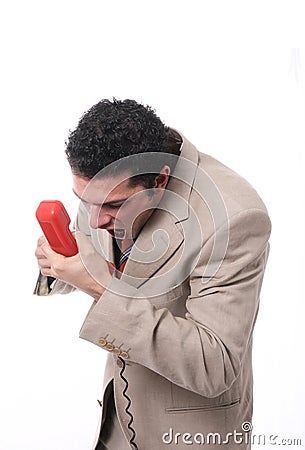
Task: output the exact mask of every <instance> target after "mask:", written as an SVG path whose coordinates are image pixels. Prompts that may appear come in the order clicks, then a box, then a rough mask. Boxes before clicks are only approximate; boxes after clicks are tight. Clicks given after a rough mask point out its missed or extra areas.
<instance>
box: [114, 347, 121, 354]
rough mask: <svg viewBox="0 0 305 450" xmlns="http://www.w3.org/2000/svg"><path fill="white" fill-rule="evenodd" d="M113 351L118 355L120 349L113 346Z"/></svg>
mask: <svg viewBox="0 0 305 450" xmlns="http://www.w3.org/2000/svg"><path fill="white" fill-rule="evenodd" d="M113 353H114V354H115V355H119V354H120V353H121V350H120V349H119V347H114V349H113Z"/></svg>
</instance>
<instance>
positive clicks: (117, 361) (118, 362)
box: [116, 359, 123, 368]
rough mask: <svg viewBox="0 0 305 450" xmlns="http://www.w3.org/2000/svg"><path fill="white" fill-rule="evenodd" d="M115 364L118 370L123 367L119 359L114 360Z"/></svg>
mask: <svg viewBox="0 0 305 450" xmlns="http://www.w3.org/2000/svg"><path fill="white" fill-rule="evenodd" d="M116 363H117V365H118V366H119V367H120V368H122V367H123V363H122V361H121V360H120V359H117V360H116Z"/></svg>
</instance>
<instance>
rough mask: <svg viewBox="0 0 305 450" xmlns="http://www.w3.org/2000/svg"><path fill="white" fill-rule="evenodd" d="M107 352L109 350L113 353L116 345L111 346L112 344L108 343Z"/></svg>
mask: <svg viewBox="0 0 305 450" xmlns="http://www.w3.org/2000/svg"><path fill="white" fill-rule="evenodd" d="M106 348H107V350H109V351H110V352H112V350H113V349H114V345H113V344H111V343H110V342H108V344H107V345H106Z"/></svg>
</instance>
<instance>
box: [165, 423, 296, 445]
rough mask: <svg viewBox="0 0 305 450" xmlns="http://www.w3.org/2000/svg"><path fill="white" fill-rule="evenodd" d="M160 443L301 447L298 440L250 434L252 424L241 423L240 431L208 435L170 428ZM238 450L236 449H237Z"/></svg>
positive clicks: (273, 435)
mask: <svg viewBox="0 0 305 450" xmlns="http://www.w3.org/2000/svg"><path fill="white" fill-rule="evenodd" d="M162 442H163V443H164V444H166V445H171V444H172V445H179V446H181V445H183V444H184V445H209V446H212V445H223V446H224V447H225V446H228V445H232V444H236V445H242V444H245V445H249V444H251V445H262V446H267V445H268V446H271V445H272V446H276V445H281V446H283V445H285V446H286V445H287V446H302V439H300V438H288V439H287V438H283V437H281V436H279V435H277V434H269V435H267V434H254V433H252V424H251V423H250V422H243V423H242V426H241V431H237V430H233V431H232V432H230V433H226V434H223V435H222V434H221V433H217V432H210V433H206V434H204V433H200V432H198V433H194V434H192V433H187V432H185V433H179V432H176V431H174V430H173V428H170V429H169V431H167V432H165V433H163V435H162ZM237 448H238V447H237Z"/></svg>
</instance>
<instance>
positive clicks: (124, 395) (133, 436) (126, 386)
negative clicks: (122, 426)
mask: <svg viewBox="0 0 305 450" xmlns="http://www.w3.org/2000/svg"><path fill="white" fill-rule="evenodd" d="M118 359H119V360H120V361H121V362H122V364H123V366H122V368H121V371H120V377H121V378H122V380H124V382H125V388H124V390H123V397H125V398H126V400H127V401H128V405H127V406H126V408H125V412H126V414H128V415H129V417H130V420H129V422H128V424H127V427H128V429H129V430H130V431H131V432H132V436H131V438H130V440H129V442H130V444H131V445H133V448H134V450H139V449H138V446H137V444H136V443H135V442H134V439H135V437H136V432H135V429H134V428H133V427H132V426H131V424H132V422H133V415H132V414H131V412H130V411H129V408H130V405H131V400H130V397H128V395H127V394H126V391H127V389H128V380H127V379H126V378H125V377H124V375H123V373H124V370H125V367H126V363H125V361H124V359H123V358H121V357H120V356H118Z"/></svg>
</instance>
